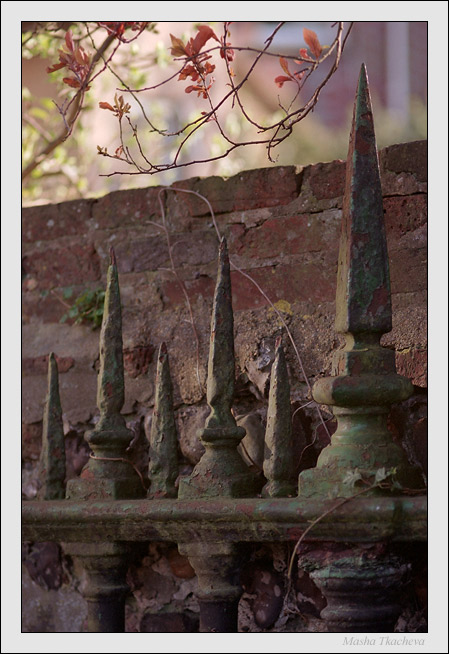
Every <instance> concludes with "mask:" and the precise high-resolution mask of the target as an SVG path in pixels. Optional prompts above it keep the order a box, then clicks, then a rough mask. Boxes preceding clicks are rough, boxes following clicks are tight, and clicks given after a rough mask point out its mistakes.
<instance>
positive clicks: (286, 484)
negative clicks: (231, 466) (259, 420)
mask: <svg viewBox="0 0 449 654" xmlns="http://www.w3.org/2000/svg"><path fill="white" fill-rule="evenodd" d="M275 347H276V354H275V359H274V362H273V366H272V368H271V380H270V394H269V398H268V413H267V428H266V431H265V450H266V458H265V460H264V464H263V471H264V475H265V478H266V479H267V483H266V484H265V486H264V487H263V489H262V495H263V496H264V497H288V496H289V495H293V494H294V493H296V483H295V480H294V473H295V468H294V461H293V457H292V452H293V440H292V420H291V410H290V384H289V380H288V371H287V363H286V360H285V354H284V350H283V348H282V338H281V337H280V336H279V337H278V338H277V339H276V345H275Z"/></svg>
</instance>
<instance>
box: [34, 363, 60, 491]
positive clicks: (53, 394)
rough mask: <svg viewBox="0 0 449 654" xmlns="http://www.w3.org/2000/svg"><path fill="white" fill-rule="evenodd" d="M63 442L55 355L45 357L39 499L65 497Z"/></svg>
mask: <svg viewBox="0 0 449 654" xmlns="http://www.w3.org/2000/svg"><path fill="white" fill-rule="evenodd" d="M65 472H66V470H65V444H64V430H63V426H62V409H61V400H60V397H59V380H58V365H57V363H56V359H55V355H54V354H53V352H50V355H49V357H48V392H47V398H46V401H45V409H44V420H43V429H42V449H41V457H40V465H39V476H40V483H41V487H40V489H39V493H38V497H39V499H42V500H59V499H63V498H64V497H65Z"/></svg>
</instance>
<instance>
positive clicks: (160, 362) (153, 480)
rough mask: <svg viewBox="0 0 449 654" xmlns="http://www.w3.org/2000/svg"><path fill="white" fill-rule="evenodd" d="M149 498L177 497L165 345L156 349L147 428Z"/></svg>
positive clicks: (175, 439)
mask: <svg viewBox="0 0 449 654" xmlns="http://www.w3.org/2000/svg"><path fill="white" fill-rule="evenodd" d="M149 441H150V451H149V458H150V463H149V467H148V477H149V480H150V488H149V490H148V497H150V498H163V497H176V495H177V489H176V486H175V482H176V479H177V477H178V436H177V432H176V424H175V414H174V411H173V387H172V381H171V377H170V366H169V361H168V352H167V346H166V344H165V343H162V345H161V346H160V348H159V354H158V359H157V373H156V390H155V401H154V410H153V417H152V421H151V430H150V438H149Z"/></svg>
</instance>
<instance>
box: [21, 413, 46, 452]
mask: <svg viewBox="0 0 449 654" xmlns="http://www.w3.org/2000/svg"><path fill="white" fill-rule="evenodd" d="M41 445H42V421H40V422H33V423H31V424H30V423H24V422H23V423H22V460H23V461H37V460H38V459H39V456H40V453H41Z"/></svg>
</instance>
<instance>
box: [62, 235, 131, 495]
mask: <svg viewBox="0 0 449 654" xmlns="http://www.w3.org/2000/svg"><path fill="white" fill-rule="evenodd" d="M124 401H125V380H124V370H123V341H122V310H121V303H120V288H119V281H118V272H117V264H116V259H115V254H114V251H113V249H112V248H111V261H110V265H109V267H108V275H107V283H106V295H105V301H104V313H103V321H102V326H101V333H100V371H99V373H98V385H97V405H98V408H99V410H100V419H99V421H98V423H97V424H96V426H95V429H93V430H92V431H90V432H88V433H87V434H86V435H85V439H86V441H87V442H88V444H89V445H90V447H91V449H92V454H91V457H90V459H89V461H88V463H87V465H86V466H85V468H84V469H83V471H82V472H81V476H80V478H79V479H71V480H70V481H69V482H68V484H67V498H68V499H89V500H92V499H101V498H105V499H106V498H109V499H126V498H131V497H141V496H142V495H143V493H144V489H143V487H142V483H141V480H140V478H139V476H138V474H137V472H136V471H135V469H134V467H133V466H132V465H131V464H130V462H129V461H128V459H127V455H126V448H127V447H128V445H129V444H130V442H131V440H132V438H133V436H134V434H133V432H132V431H131V430H130V429H128V428H127V427H126V422H125V419H124V417H123V416H122V415H121V413H120V411H121V409H122V406H123V403H124Z"/></svg>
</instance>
